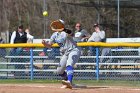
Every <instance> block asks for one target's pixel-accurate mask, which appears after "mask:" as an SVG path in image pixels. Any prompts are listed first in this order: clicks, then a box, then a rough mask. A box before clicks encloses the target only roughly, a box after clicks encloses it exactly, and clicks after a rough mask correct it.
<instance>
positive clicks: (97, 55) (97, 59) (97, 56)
mask: <svg viewBox="0 0 140 93" xmlns="http://www.w3.org/2000/svg"><path fill="white" fill-rule="evenodd" d="M96 80H99V48H98V47H96Z"/></svg>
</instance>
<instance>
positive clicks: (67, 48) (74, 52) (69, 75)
mask: <svg viewBox="0 0 140 93" xmlns="http://www.w3.org/2000/svg"><path fill="white" fill-rule="evenodd" d="M63 23H64V21H63V20H56V21H54V22H52V24H51V29H52V30H53V31H54V33H53V34H52V36H51V38H50V41H49V42H46V41H45V40H43V41H42V44H43V45H44V46H45V47H48V48H51V47H52V44H53V43H58V45H59V46H60V52H61V55H62V57H61V59H60V63H59V65H58V67H57V73H58V74H59V75H60V76H61V77H62V78H63V79H64V80H62V84H63V86H62V87H61V88H70V89H72V79H73V74H74V70H73V69H74V68H73V66H74V64H75V63H76V62H78V59H79V58H80V54H81V51H80V48H78V47H77V44H76V42H75V41H74V40H73V37H72V31H71V30H69V29H65V28H64V24H63ZM55 27H58V28H55ZM60 27H61V28H60ZM65 69H66V72H65Z"/></svg>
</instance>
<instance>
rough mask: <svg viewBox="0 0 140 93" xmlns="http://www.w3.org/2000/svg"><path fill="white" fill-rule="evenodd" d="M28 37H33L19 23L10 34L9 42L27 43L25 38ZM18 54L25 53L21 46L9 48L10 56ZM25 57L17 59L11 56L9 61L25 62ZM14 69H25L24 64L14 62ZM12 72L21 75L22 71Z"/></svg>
mask: <svg viewBox="0 0 140 93" xmlns="http://www.w3.org/2000/svg"><path fill="white" fill-rule="evenodd" d="M29 38H33V37H32V36H30V35H28V34H27V33H26V32H25V31H24V30H23V25H19V26H18V28H17V31H14V32H13V33H12V36H11V40H10V43H11V44H16V43H27V40H28V39H29ZM16 55H17V56H20V55H22V56H23V55H25V54H24V53H23V48H19V47H17V48H12V49H11V50H10V56H16ZM26 61H27V59H25V58H21V59H20V60H19V58H12V59H11V62H26ZM14 66H15V69H25V65H23V64H15V65H14ZM13 74H14V75H15V76H19V75H23V74H24V72H13Z"/></svg>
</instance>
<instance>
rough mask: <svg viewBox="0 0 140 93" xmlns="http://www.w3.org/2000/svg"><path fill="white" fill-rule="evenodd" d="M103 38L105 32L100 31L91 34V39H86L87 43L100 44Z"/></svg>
mask: <svg viewBox="0 0 140 93" xmlns="http://www.w3.org/2000/svg"><path fill="white" fill-rule="evenodd" d="M104 38H105V32H104V31H100V32H93V34H92V35H91V37H90V38H89V39H88V42H92V41H93V42H100V41H101V40H102V39H104Z"/></svg>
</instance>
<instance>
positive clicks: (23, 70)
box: [0, 47, 140, 80]
mask: <svg viewBox="0 0 140 93" xmlns="http://www.w3.org/2000/svg"><path fill="white" fill-rule="evenodd" d="M82 48H83V49H82V55H81V57H80V59H79V62H78V63H76V65H75V66H74V69H75V73H74V79H86V80H92V79H97V80H140V75H139V70H140V51H139V50H140V49H139V48H136V47H135V48H134V47H115V48H109V47H92V50H91V49H90V47H82ZM57 50H59V48H52V49H48V50H47V52H46V55H39V54H40V53H41V52H42V51H43V49H42V48H11V49H9V48H1V49H0V79H10V78H12V79H60V77H59V76H58V75H57V74H56V73H55V72H56V68H57V65H58V64H59V61H60V58H61V56H60V54H59V52H58V51H57Z"/></svg>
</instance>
